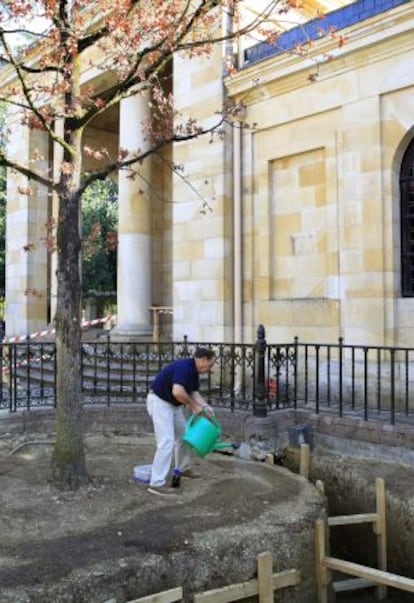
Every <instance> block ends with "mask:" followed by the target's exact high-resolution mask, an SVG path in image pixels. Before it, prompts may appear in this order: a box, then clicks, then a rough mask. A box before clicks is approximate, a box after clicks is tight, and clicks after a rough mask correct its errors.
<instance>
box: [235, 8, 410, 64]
mask: <svg viewBox="0 0 414 603" xmlns="http://www.w3.org/2000/svg"><path fill="white" fill-rule="evenodd" d="M411 1H412V0H357V2H353V3H352V4H348V6H343V7H342V8H338V9H337V10H334V11H332V12H330V13H327V14H326V15H325V16H324V17H322V18H317V19H313V20H312V21H308V22H307V23H304V24H303V25H299V26H298V27H294V28H293V29H290V30H289V31H286V32H285V33H283V34H281V35H280V36H279V37H278V39H277V41H276V43H275V44H269V43H268V42H261V43H260V44H257V45H256V46H252V47H251V48H248V49H247V50H245V52H244V64H243V66H246V67H247V66H249V65H251V64H252V63H255V62H256V61H261V60H263V59H265V58H267V57H270V56H275V55H278V54H283V53H284V52H287V51H289V50H292V48H295V46H300V45H302V44H305V43H306V42H307V41H308V40H317V39H318V38H320V37H321V36H323V35H324V33H323V32H326V31H327V30H329V29H330V28H335V29H336V30H338V29H343V28H344V27H348V26H349V25H353V24H354V23H358V22H359V21H364V20H365V19H368V18H369V17H373V16H374V15H378V14H380V13H383V12H384V11H387V10H390V9H391V8H394V7H395V6H399V5H400V4H406V3H408V2H411Z"/></svg>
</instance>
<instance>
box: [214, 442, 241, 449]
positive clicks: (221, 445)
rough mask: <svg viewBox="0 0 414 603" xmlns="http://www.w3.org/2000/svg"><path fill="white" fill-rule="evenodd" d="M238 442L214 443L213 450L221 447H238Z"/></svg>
mask: <svg viewBox="0 0 414 603" xmlns="http://www.w3.org/2000/svg"><path fill="white" fill-rule="evenodd" d="M236 447H237V444H233V443H232V442H217V443H216V444H214V448H213V450H220V448H236Z"/></svg>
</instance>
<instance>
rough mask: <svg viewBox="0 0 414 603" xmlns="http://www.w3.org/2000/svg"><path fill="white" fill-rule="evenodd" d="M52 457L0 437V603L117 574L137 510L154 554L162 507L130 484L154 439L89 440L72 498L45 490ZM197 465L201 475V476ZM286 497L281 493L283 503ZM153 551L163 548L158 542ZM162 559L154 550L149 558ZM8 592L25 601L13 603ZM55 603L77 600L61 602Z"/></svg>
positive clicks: (143, 542)
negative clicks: (82, 480)
mask: <svg viewBox="0 0 414 603" xmlns="http://www.w3.org/2000/svg"><path fill="white" fill-rule="evenodd" d="M52 449H53V436H48V435H47V434H43V435H37V436H34V435H30V436H25V437H23V436H16V434H2V435H1V437H0V509H1V512H0V534H1V541H0V603H4V602H7V603H9V602H12V603H28V602H29V603H31V602H32V601H33V602H36V603H37V602H38V601H40V602H41V599H37V598H35V597H34V598H33V599H32V598H30V595H27V593H28V592H30V589H31V588H33V589H34V590H36V587H37V586H38V585H39V584H41V583H44V582H49V583H51V582H55V581H59V580H62V578H64V576H66V575H67V574H68V572H71V571H72V570H73V571H78V572H79V571H80V570H79V568H83V570H82V571H83V573H87V572H88V571H90V572H95V573H97V572H98V573H99V571H102V574H103V573H104V572H105V567H104V565H102V569H101V570H100V569H99V568H100V565H99V564H100V563H102V564H103V560H104V558H105V559H109V558H112V559H113V560H114V563H117V564H118V566H119V567H121V568H122V563H123V557H122V554H121V552H120V551H122V550H123V551H125V550H126V551H127V550H128V547H134V546H137V543H136V541H134V540H133V539H131V538H130V537H129V535H128V526H130V527H131V526H133V522H134V516H135V514H136V509H137V505H139V506H140V508H142V507H147V508H148V510H149V514H148V517H149V518H150V519H149V524H148V526H147V533H148V536H147V537H146V536H145V534H142V533H141V536H140V546H144V547H145V546H148V548H151V547H152V549H153V547H154V546H155V545H154V542H152V541H151V538H150V535H151V533H152V532H153V531H156V530H157V525H156V522H157V513H158V514H159V513H160V509H161V510H162V504H164V501H163V500H162V501H160V500H159V499H158V498H157V497H155V499H156V500H155V499H154V496H153V495H151V494H149V493H148V492H147V491H146V487H145V486H144V485H143V484H140V483H139V482H136V481H135V480H133V479H132V471H133V467H134V466H135V465H144V464H147V463H148V464H149V463H150V462H151V459H152V455H153V451H154V439H153V436H152V435H148V434H139V435H138V436H137V435H134V436H122V435H113V434H110V435H102V434H100V435H94V436H88V437H87V439H86V451H87V462H88V471H89V474H90V477H91V483H90V484H89V485H88V486H87V487H83V488H81V489H79V490H77V491H74V492H72V491H59V490H58V489H56V487H55V486H54V485H53V484H52V483H50V481H49V480H50V476H51V470H50V460H51V452H52ZM203 463H204V461H203V462H201V463H200V466H201V472H203V470H204V471H206V465H204V464H203ZM218 465H219V464H217V463H215V462H214V461H212V462H210V463H209V465H208V471H209V473H211V472H212V473H213V474H214V472H215V471H216V472H219V471H222V467H219V466H218ZM200 466H198V467H197V470H200ZM292 494H294V493H290V492H287V496H289V495H292ZM181 504H182V503H181ZM152 510H154V512H153V514H151V513H152ZM238 511H239V515H238V516H237V518H235V519H234V521H241V520H243V516H242V514H243V513H245V514H246V517H247V515H249V513H253V512H254V509H251V510H250V509H249V508H248V504H247V503H246V505H245V506H243V507H241V508H240V509H239V510H238ZM151 517H152V518H153V519H152V520H151ZM151 521H153V522H154V524H153V525H152V524H151ZM209 521H211V518H210V519H209ZM121 544H122V547H121ZM159 546H160V547H163V546H167V544H166V543H165V542H164V543H162V542H161V544H160V545H159ZM168 546H171V544H168ZM103 552H104V555H103ZM160 552H161V550H158V551H156V550H155V549H154V553H158V554H160ZM89 567H90V568H91V569H90V570H89V569H88V568H89ZM97 568H98V569H97ZM14 589H17V590H16V592H22V593H24V594H22V595H21V597H20V598H19V597H18V596H17V595H16V596H13V597H12V598H11V597H10V593H11V592H14ZM19 589H23V590H19ZM400 595H401V593H400ZM406 597H407V596H405V597H404V598H403V597H401V596H400V597H399V596H398V594H394V595H392V594H391V596H390V598H389V599H387V601H392V602H393V603H396V601H403V600H404V601H406V600H413V601H414V596H413V598H412V599H408V598H406ZM104 600H105V599H102V601H104ZM109 600H111V599H109V598H108V601H109ZM376 600H377V599H376V598H375V597H374V593H373V592H372V593H361V594H359V595H355V596H344V595H340V596H338V599H337V601H338V603H341V602H342V603H371V602H372V603H373V602H374V601H376ZM57 601H58V602H60V601H62V602H63V601H65V603H66V601H76V599H75V598H72V599H71V598H67V597H65V598H64V597H63V596H62V598H61V599H57ZM112 601H113V599H112Z"/></svg>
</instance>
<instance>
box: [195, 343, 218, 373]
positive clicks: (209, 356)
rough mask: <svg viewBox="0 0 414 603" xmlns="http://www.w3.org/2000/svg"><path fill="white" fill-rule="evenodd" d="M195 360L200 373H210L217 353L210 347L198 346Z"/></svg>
mask: <svg viewBox="0 0 414 603" xmlns="http://www.w3.org/2000/svg"><path fill="white" fill-rule="evenodd" d="M194 360H195V363H196V368H197V371H198V372H199V373H208V371H209V370H211V368H212V367H213V364H214V363H215V361H216V354H215V353H214V352H213V350H209V349H208V348H197V349H196V351H195V353H194Z"/></svg>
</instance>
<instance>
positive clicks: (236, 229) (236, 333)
mask: <svg viewBox="0 0 414 603" xmlns="http://www.w3.org/2000/svg"><path fill="white" fill-rule="evenodd" d="M233 11H234V6H232V5H231V4H229V5H228V6H227V7H225V8H224V11H223V29H224V33H225V35H231V34H232V32H233ZM223 53H224V65H225V64H226V59H227V58H228V57H229V56H234V41H233V40H232V39H228V40H226V41H225V43H224V47H223ZM224 94H225V92H224ZM232 125H233V128H232V129H233V135H232V145H233V148H232V155H233V165H232V177H233V178H232V179H233V342H234V343H242V339H243V318H242V219H241V129H242V127H241V121H240V122H239V121H237V120H236V121H235V122H233V124H232ZM235 381H236V389H237V386H238V384H239V379H238V378H237V375H236V376H235Z"/></svg>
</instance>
